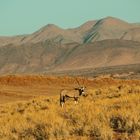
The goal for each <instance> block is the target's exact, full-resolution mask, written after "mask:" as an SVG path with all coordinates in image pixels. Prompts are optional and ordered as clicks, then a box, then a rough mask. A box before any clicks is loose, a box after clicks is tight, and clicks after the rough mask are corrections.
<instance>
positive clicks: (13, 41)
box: [0, 17, 140, 74]
mask: <svg viewBox="0 0 140 140" xmlns="http://www.w3.org/2000/svg"><path fill="white" fill-rule="evenodd" d="M130 64H138V65H139V64H140V24H138V23H128V22H125V21H123V20H120V19H117V18H114V17H106V18H103V19H100V20H93V21H88V22H86V23H84V24H83V25H81V26H79V27H77V28H71V29H62V28H60V27H58V26H56V25H53V24H49V25H47V26H45V27H43V28H41V29H39V30H38V31H36V32H34V33H32V34H29V35H19V36H13V37H2V36H1V37H0V74H15V73H45V72H47V73H49V72H58V71H65V70H79V69H80V70H81V69H86V68H99V67H109V66H121V65H130Z"/></svg>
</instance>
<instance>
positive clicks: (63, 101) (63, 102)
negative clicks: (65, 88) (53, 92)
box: [60, 93, 66, 107]
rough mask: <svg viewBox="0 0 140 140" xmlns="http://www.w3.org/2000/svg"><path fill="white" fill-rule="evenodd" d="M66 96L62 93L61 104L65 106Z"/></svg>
mask: <svg viewBox="0 0 140 140" xmlns="http://www.w3.org/2000/svg"><path fill="white" fill-rule="evenodd" d="M65 100H66V97H65V95H63V94H61V93H60V106H61V107H63V106H64V104H65Z"/></svg>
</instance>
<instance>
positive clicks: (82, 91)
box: [79, 86, 86, 96]
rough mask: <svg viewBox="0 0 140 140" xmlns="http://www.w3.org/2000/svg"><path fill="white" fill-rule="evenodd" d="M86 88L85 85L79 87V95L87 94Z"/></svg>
mask: <svg viewBox="0 0 140 140" xmlns="http://www.w3.org/2000/svg"><path fill="white" fill-rule="evenodd" d="M85 89H86V87H85V86H82V87H80V88H79V96H86V93H85Z"/></svg>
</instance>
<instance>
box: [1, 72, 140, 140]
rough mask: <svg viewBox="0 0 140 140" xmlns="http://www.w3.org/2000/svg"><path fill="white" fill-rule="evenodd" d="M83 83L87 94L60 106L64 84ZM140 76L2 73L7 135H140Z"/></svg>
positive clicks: (102, 139) (105, 139)
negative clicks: (138, 77) (77, 100)
mask: <svg viewBox="0 0 140 140" xmlns="http://www.w3.org/2000/svg"><path fill="white" fill-rule="evenodd" d="M75 79H77V80H78V81H79V83H80V84H81V85H82V84H84V85H85V86H86V92H87V93H88V96H87V97H82V98H80V100H79V103H78V104H76V105H75V104H74V101H73V100H68V101H67V102H66V104H65V106H64V108H61V107H60V104H59V94H60V91H61V89H67V90H69V91H70V92H74V90H73V89H74V88H75V87H77V86H78V84H77V81H76V80H75ZM139 138H140V80H139V79H137V80H135V79H130V80H126V79H125V80H124V79H118V78H112V77H110V76H99V77H96V78H91V77H76V78H75V77H68V76H47V75H24V76H21V75H9V76H1V77H0V139H1V140H47V139H50V140H55V139H58V140H59V139H63V140H72V139H74V140H80V139H81V140H124V139H126V140H138V139H139Z"/></svg>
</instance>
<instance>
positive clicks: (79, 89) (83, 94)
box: [75, 78, 87, 96]
mask: <svg viewBox="0 0 140 140" xmlns="http://www.w3.org/2000/svg"><path fill="white" fill-rule="evenodd" d="M76 81H77V83H78V86H79V87H78V88H75V90H78V92H79V96H87V94H86V92H85V89H86V87H85V86H81V84H80V82H79V81H78V79H77V78H76ZM81 81H82V85H84V83H85V78H82V79H81Z"/></svg>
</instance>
